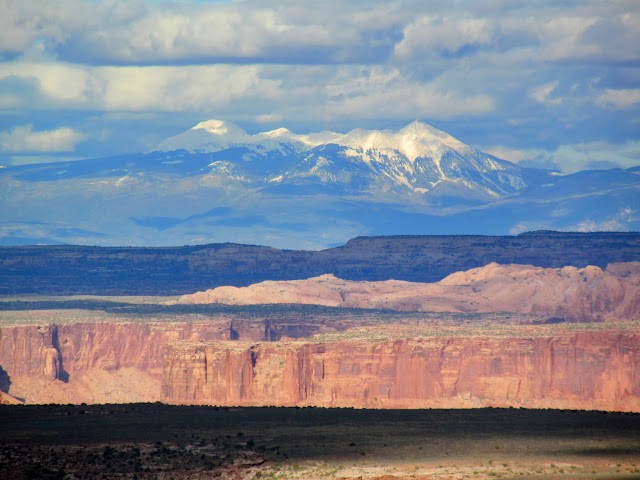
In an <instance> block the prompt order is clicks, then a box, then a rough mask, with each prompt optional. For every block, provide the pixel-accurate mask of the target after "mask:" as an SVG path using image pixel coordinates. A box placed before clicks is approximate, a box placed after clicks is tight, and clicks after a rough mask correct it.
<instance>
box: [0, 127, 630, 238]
mask: <svg viewBox="0 0 640 480" xmlns="http://www.w3.org/2000/svg"><path fill="white" fill-rule="evenodd" d="M0 198H1V202H0V204H1V205H2V206H1V207H0V208H1V210H2V222H3V227H2V229H0V245H19V244H33V243H44V244H58V243H67V244H85V245H87V244H90V245H148V246H160V245H185V244H203V243H213V242H226V241H233V242H237V243H245V244H261V245H265V244H266V245H271V246H275V247H279V248H296V249H318V248H326V247H329V246H334V245H338V244H341V243H344V242H345V241H346V240H348V239H349V238H353V237H355V236H358V235H381V234H384V235H397V234H471V233H473V234H478V233H480V234H489V235H497V234H501V235H504V234H516V233H520V232H522V231H526V230H540V229H553V230H571V231H603V230H604V231H606V230H611V231H614V230H615V231H634V230H638V229H640V216H639V215H638V208H639V206H640V205H639V199H640V167H634V168H630V169H610V170H590V171H582V172H578V173H575V174H571V175H562V174H560V173H558V172H552V171H549V170H542V169H530V168H523V167H520V166H518V165H516V164H513V163H510V162H508V161H505V160H501V159H498V158H496V157H494V156H492V155H489V154H486V153H483V152H481V151H479V150H478V149H476V148H474V147H472V146H469V145H466V144H464V143H463V142H461V141H460V140H457V139H455V138H454V137H452V136H451V135H449V134H447V133H445V132H442V131H440V130H438V129H436V128H434V127H432V126H430V125H428V124H426V123H422V122H417V121H416V122H413V123H411V124H409V125H407V126H406V127H404V128H402V129H400V130H398V131H389V130H382V131H377V130H376V131H370V130H362V129H355V130H352V131H351V132H349V133H347V134H341V133H336V132H330V131H326V132H319V133H309V134H304V135H302V134H295V133H293V132H291V131H289V130H287V129H286V128H280V129H276V130H272V131H269V132H262V133H258V134H249V133H247V132H245V131H244V130H243V129H242V128H240V127H239V126H237V125H234V124H232V123H230V122H224V121H219V120H209V121H205V122H202V123H200V124H198V125H196V126H195V127H193V128H192V129H190V130H187V131H186V132H183V133H180V134H178V135H176V136H174V137H170V138H168V139H166V140H164V141H162V142H161V143H160V144H159V145H158V146H157V147H156V148H154V149H153V150H152V151H150V152H147V153H134V154H127V155H120V156H116V157H109V158H98V159H87V160H80V161H74V162H59V163H48V164H32V165H23V166H9V167H6V168H2V169H0Z"/></svg>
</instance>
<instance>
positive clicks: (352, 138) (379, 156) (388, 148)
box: [157, 120, 526, 201]
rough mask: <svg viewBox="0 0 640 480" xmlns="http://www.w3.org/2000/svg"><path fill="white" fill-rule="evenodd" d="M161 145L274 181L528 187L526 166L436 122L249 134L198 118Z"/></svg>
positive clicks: (420, 191)
mask: <svg viewBox="0 0 640 480" xmlns="http://www.w3.org/2000/svg"><path fill="white" fill-rule="evenodd" d="M157 150H160V151H165V152H166V151H173V150H186V151H188V152H191V153H216V154H217V155H215V159H214V161H212V162H211V163H210V164H209V167H210V172H211V173H215V174H220V175H228V176H231V177H233V178H236V179H242V180H245V181H251V182H253V183H256V182H261V181H263V182H264V181H266V182H267V183H269V184H270V185H271V186H272V187H273V186H275V185H277V184H282V185H286V186H291V185H294V186H303V185H305V184H309V183H311V184H315V185H316V186H321V187H326V188H330V189H332V190H335V189H339V190H340V191H342V192H343V193H351V194H354V193H363V192H368V193H381V192H382V193H386V192H391V193H404V194H412V195H425V194H426V195H427V196H428V197H433V196H446V197H460V198H463V199H466V200H469V199H473V200H477V201H490V200H493V199H496V198H499V197H500V196H501V195H504V194H508V193H511V192H514V191H515V190H518V189H520V188H523V187H524V186H525V185H526V184H525V180H524V177H523V174H522V169H520V168H519V167H518V166H517V165H514V164H512V163H510V162H506V161H504V160H500V159H497V158H495V157H492V156H490V155H487V154H485V153H482V152H480V151H479V150H477V149H475V148H473V147H470V146H468V145H465V144H464V143H462V142H461V141H459V140H457V139H455V138H454V137H452V136H451V135H449V134H447V133H445V132H442V131H441V130H438V129H436V128H434V127H432V126H431V125H428V124H426V123H423V122H418V121H415V122H413V123H411V124H409V125H407V126H406V127H404V128H403V129H401V130H399V131H397V132H393V131H390V130H382V131H380V130H363V129H355V130H352V131H350V132H349V133H347V134H343V135H342V134H338V133H335V132H320V133H311V134H307V135H297V134H295V133H293V132H291V131H290V130H288V129H286V128H279V129H277V130H272V131H269V132H262V133H258V134H256V135H249V134H248V133H247V132H245V131H244V130H242V129H241V128H240V127H238V126H237V125H234V124H232V123H230V122H224V121H219V120H209V121H206V122H202V123H199V124H198V125H196V126H195V127H193V128H192V129H190V130H188V131H186V132H184V133H181V134H179V135H176V136H175V137H171V138H169V139H167V140H165V141H163V142H162V143H161V144H160V145H159V146H158V147H157Z"/></svg>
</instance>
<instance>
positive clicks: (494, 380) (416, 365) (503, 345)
mask: <svg viewBox="0 0 640 480" xmlns="http://www.w3.org/2000/svg"><path fill="white" fill-rule="evenodd" d="M162 400H163V401H165V402H171V403H179V404H216V405H286V406H293V405H300V406H302V405H317V406H327V407H328V406H343V407H346V406H353V407H385V408H420V407H452V406H454V407H455V406H457V407H470V406H504V407H506V406H527V407H540V408H577V409H608V410H635V411H638V410H640V335H638V334H637V333H633V332H631V333H629V332H580V333H576V334H564V335H561V336H552V337H533V338H499V337H468V338H441V337H432V338H425V339H419V340H396V341H385V342H380V343H367V342H363V341H358V342H355V343H354V342H330V343H306V342H284V343H256V344H250V343H246V342H221V343H210V344H204V343H194V342H175V343H173V344H171V345H169V346H168V347H167V349H166V352H165V361H164V371H163V377H162Z"/></svg>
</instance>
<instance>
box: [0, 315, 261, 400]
mask: <svg viewBox="0 0 640 480" xmlns="http://www.w3.org/2000/svg"><path fill="white" fill-rule="evenodd" d="M229 330H230V329H229V325H228V323H211V324H200V325H198V324H189V323H73V324H63V325H48V326H16V327H3V328H1V329H0V366H1V367H2V368H3V369H4V371H5V372H6V374H7V376H8V383H10V390H9V393H11V394H12V395H14V396H17V397H20V398H24V399H25V400H27V401H28V402H36V403H39V402H45V403H50V402H57V403H81V402H83V401H89V402H93V401H95V402H100V401H102V402H105V401H113V402H127V401H155V400H157V398H158V386H159V382H160V378H161V377H162V370H163V358H164V349H165V347H166V345H167V344H168V343H170V342H172V341H175V340H184V339H192V340H203V341H210V340H224V339H230V332H229ZM248 337H249V338H251V336H248ZM261 338H262V337H261V336H260V337H257V338H256V339H261ZM124 372H128V373H127V375H124V374H123V373H124ZM105 388H106V390H105ZM107 393H109V398H107V397H106V396H105V395H106V394H107Z"/></svg>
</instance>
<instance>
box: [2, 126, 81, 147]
mask: <svg viewBox="0 0 640 480" xmlns="http://www.w3.org/2000/svg"><path fill="white" fill-rule="evenodd" d="M83 138H84V135H83V134H81V133H79V132H76V131H74V130H73V129H71V128H67V127H61V128H56V129H55V130H42V131H39V132H34V131H33V127H32V126H31V125H25V126H22V127H14V128H13V129H11V131H9V132H0V149H1V150H2V151H5V152H14V153H19V152H72V151H73V149H74V147H75V144H76V143H78V142H79V141H81V140H82V139H83Z"/></svg>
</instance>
